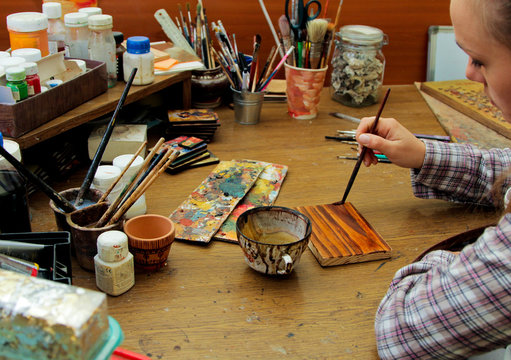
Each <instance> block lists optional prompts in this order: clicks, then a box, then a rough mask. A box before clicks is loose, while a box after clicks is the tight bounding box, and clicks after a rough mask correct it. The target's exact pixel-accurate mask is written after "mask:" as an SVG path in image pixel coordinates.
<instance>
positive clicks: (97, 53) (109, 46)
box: [88, 14, 117, 88]
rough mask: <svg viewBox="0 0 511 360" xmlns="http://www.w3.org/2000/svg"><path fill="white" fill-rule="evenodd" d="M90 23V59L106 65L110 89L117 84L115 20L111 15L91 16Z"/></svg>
mask: <svg viewBox="0 0 511 360" xmlns="http://www.w3.org/2000/svg"><path fill="white" fill-rule="evenodd" d="M88 20H89V21H88V22H89V59H91V60H97V61H103V62H105V64H106V72H107V77H108V87H109V88H111V87H114V86H115V84H116V83H117V67H116V65H117V62H116V60H115V39H114V35H113V34H112V26H113V19H112V16H110V15H104V14H102V15H91V16H89V18H88Z"/></svg>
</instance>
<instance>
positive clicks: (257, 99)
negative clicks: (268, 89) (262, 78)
mask: <svg viewBox="0 0 511 360" xmlns="http://www.w3.org/2000/svg"><path fill="white" fill-rule="evenodd" d="M231 89H232V91H233V95H232V97H233V101H234V119H235V120H236V122H238V123H240V124H243V125H255V124H257V123H258V122H259V118H260V117H261V108H262V107H263V101H264V94H265V92H264V91H261V92H250V91H246V90H243V91H238V90H235V89H233V88H232V87H231Z"/></svg>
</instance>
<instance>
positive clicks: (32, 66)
mask: <svg viewBox="0 0 511 360" xmlns="http://www.w3.org/2000/svg"><path fill="white" fill-rule="evenodd" d="M21 66H23V68H24V69H25V73H26V74H27V75H35V74H37V71H38V68H37V64H36V63H35V62H26V63H23V64H21Z"/></svg>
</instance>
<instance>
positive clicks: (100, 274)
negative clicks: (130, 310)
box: [94, 230, 135, 296]
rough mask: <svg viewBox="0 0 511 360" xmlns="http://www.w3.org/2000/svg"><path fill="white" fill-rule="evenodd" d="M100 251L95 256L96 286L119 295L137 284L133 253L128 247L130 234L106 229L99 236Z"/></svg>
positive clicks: (110, 293) (108, 292)
mask: <svg viewBox="0 0 511 360" xmlns="http://www.w3.org/2000/svg"><path fill="white" fill-rule="evenodd" d="M97 247H98V253H97V255H96V256H94V269H95V272H96V286H97V287H98V288H99V289H100V290H102V291H103V292H105V293H107V294H109V295H113V296H117V295H121V294H124V293H125V292H126V291H128V290H129V289H131V288H132V287H133V285H135V269H134V265H133V255H132V254H131V253H130V252H129V249H128V236H126V234H125V233H123V232H122V231H118V230H111V231H105V232H104V233H101V234H100V235H99V236H98V240H97Z"/></svg>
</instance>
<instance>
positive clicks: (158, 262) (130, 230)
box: [124, 214, 175, 271]
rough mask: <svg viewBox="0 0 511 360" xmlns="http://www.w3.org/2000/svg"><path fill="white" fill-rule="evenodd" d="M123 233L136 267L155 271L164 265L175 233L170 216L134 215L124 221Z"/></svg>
mask: <svg viewBox="0 0 511 360" xmlns="http://www.w3.org/2000/svg"><path fill="white" fill-rule="evenodd" d="M124 233H125V234H126V235H128V245H129V249H130V252H131V253H132V254H133V257H134V260H135V266H136V267H138V268H141V269H144V270H147V271H156V270H158V269H160V268H162V267H163V266H165V264H166V262H167V258H168V257H169V252H170V246H171V245H172V242H173V241H174V235H175V226H174V223H173V222H172V220H170V218H168V217H166V216H162V215H157V214H144V215H139V216H135V217H134V218H131V219H129V220H128V221H126V222H125V223H124Z"/></svg>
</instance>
